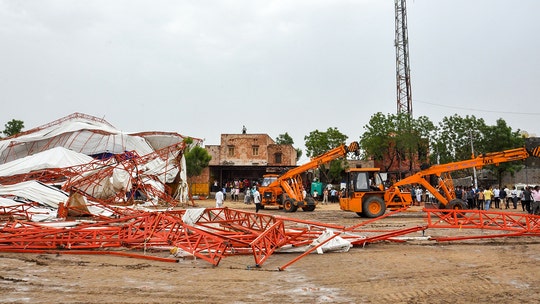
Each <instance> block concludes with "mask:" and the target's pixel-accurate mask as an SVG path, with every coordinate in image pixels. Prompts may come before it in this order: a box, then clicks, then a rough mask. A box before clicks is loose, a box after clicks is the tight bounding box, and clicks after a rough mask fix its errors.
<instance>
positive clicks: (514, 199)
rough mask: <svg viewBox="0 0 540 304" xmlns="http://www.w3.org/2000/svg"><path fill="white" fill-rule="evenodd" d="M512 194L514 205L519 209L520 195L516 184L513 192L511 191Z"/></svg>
mask: <svg viewBox="0 0 540 304" xmlns="http://www.w3.org/2000/svg"><path fill="white" fill-rule="evenodd" d="M510 195H511V196H512V206H513V207H514V209H517V202H518V199H519V197H518V191H517V189H516V186H514V187H512V192H510Z"/></svg>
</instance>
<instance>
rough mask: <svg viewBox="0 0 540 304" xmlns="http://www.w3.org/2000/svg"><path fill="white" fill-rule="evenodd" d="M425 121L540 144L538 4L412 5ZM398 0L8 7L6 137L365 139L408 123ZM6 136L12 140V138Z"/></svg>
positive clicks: (4, 1) (3, 58)
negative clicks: (97, 131)
mask: <svg viewBox="0 0 540 304" xmlns="http://www.w3.org/2000/svg"><path fill="white" fill-rule="evenodd" d="M407 9H408V25H409V49H410V62H411V79H412V81H411V82H412V94H413V114H414V117H418V116H420V115H422V116H428V117H429V118H430V119H431V120H432V121H433V122H434V123H435V124H438V122H440V121H441V120H442V118H443V117H444V116H451V115H453V114H458V115H461V116H465V115H475V116H476V117H478V118H483V119H484V120H485V121H486V122H487V123H488V124H490V125H493V124H495V121H496V120H497V119H498V118H501V117H502V118H504V119H505V120H506V121H507V123H508V124H509V125H510V126H511V127H512V128H513V129H514V130H517V129H521V130H525V131H527V132H529V133H530V134H536V135H538V136H540V109H539V104H540V103H539V99H540V97H539V96H540V92H539V89H540V60H539V58H538V56H540V39H539V33H540V23H539V22H538V12H540V1H538V0H519V1H511V0H504V1H503V0H474V1H470V0H453V1H447V0H446V1H442V0H410V1H408V3H407ZM394 18H395V16H394V1H392V0H287V1H271V0H228V1H205V0H192V1H182V0H170V1H159V0H158V1H156V0H154V1H133V0H129V1H110V0H104V1H97V0H93V1H73V0H69V1H68V0H56V1H52V0H40V1H15V0H13V1H9V0H0V41H1V47H0V67H1V68H0V98H1V100H2V108H1V110H0V126H2V127H3V125H4V124H5V123H6V122H8V121H9V120H11V119H19V120H22V121H24V123H25V129H26V130H27V129H30V128H33V127H36V126H39V125H42V124H45V123H48V122H50V121H53V120H55V119H58V118H61V117H63V116H66V115H69V114H72V113H74V112H81V113H85V114H89V115H93V116H96V117H100V118H105V119H106V120H107V121H108V122H110V123H111V124H112V125H114V126H115V127H116V128H118V129H120V130H123V131H126V132H141V131H171V132H178V133H180V134H183V135H187V136H192V137H197V138H202V139H205V144H210V145H214V144H219V143H220V142H219V140H220V134H222V133H240V132H241V130H242V126H243V125H245V126H246V128H247V131H248V133H267V134H269V135H270V137H272V138H274V139H275V138H276V137H277V136H278V135H279V134H283V133H285V132H288V133H289V134H290V135H291V136H292V138H293V139H294V141H295V146H303V144H304V136H306V135H308V134H309V133H310V132H311V131H313V130H315V129H318V130H320V131H325V130H326V129H327V128H329V127H336V128H338V129H339V130H340V131H341V132H342V133H344V134H346V135H347V136H348V137H349V140H350V141H352V140H358V138H359V137H360V136H361V135H362V133H363V126H364V125H366V124H367V123H368V122H369V118H370V117H371V116H372V115H373V114H374V113H376V112H382V113H384V114H388V113H396V109H397V102H396V78H395V73H396V72H395V71H396V66H395V48H394V32H395V25H394ZM2 129H3V128H2Z"/></svg>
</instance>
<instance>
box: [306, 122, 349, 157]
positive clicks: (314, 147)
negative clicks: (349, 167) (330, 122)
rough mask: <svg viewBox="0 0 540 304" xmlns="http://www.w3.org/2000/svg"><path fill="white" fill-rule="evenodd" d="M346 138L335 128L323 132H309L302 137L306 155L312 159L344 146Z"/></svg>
mask: <svg viewBox="0 0 540 304" xmlns="http://www.w3.org/2000/svg"><path fill="white" fill-rule="evenodd" d="M347 138H348V136H347V135H345V134H343V133H341V132H340V131H339V130H338V129H337V128H328V129H327V130H326V131H325V132H321V131H319V130H315V131H311V132H310V133H309V135H306V136H304V140H305V145H306V155H307V156H308V157H314V156H318V155H321V154H323V153H325V152H326V151H328V150H332V149H334V148H336V147H339V146H340V145H342V144H344V143H345V141H346V140H347Z"/></svg>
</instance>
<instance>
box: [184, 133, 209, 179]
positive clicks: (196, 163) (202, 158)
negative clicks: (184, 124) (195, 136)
mask: <svg viewBox="0 0 540 304" xmlns="http://www.w3.org/2000/svg"><path fill="white" fill-rule="evenodd" d="M191 141H193V140H191ZM188 147H189V145H188ZM184 155H185V157H186V174H187V176H188V179H189V178H190V177H193V176H198V175H200V174H201V173H202V171H203V170H204V168H206V167H208V164H209V163H210V160H212V156H211V155H210V154H208V151H206V149H204V148H203V147H201V146H199V145H195V146H193V147H190V148H188V149H187V151H186V152H185V154H184Z"/></svg>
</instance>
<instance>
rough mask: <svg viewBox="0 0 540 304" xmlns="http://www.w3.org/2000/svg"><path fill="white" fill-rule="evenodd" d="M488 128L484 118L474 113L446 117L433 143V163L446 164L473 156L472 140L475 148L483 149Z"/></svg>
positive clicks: (440, 124)
mask: <svg viewBox="0 0 540 304" xmlns="http://www.w3.org/2000/svg"><path fill="white" fill-rule="evenodd" d="M486 130H487V125H486V123H485V122H484V120H483V119H481V118H476V117H475V116H474V115H473V116H469V115H467V116H465V117H461V116H458V115H457V114H454V115H453V116H447V117H444V118H443V120H442V121H441V122H440V123H439V128H438V131H437V133H436V135H435V136H434V139H433V142H432V144H431V146H432V149H431V150H432V152H433V153H432V159H431V160H432V163H442V164H445V163H450V162H455V161H460V160H464V159H468V158H471V155H472V149H471V141H472V143H473V146H474V147H475V150H483V149H484V147H483V146H484V142H485V132H486Z"/></svg>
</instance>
